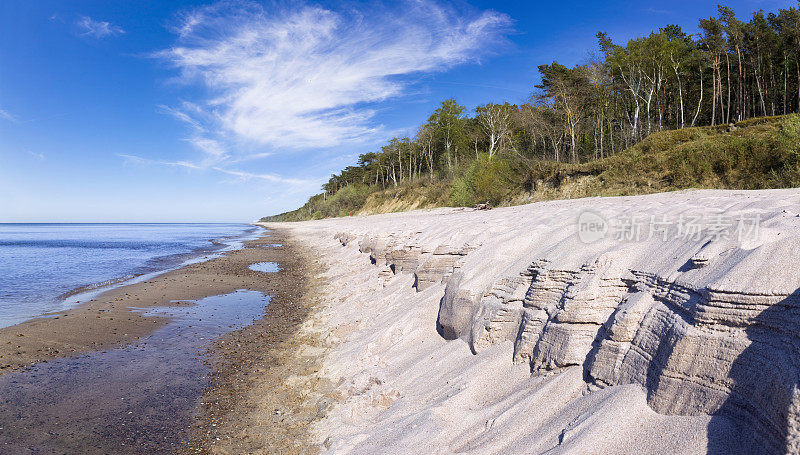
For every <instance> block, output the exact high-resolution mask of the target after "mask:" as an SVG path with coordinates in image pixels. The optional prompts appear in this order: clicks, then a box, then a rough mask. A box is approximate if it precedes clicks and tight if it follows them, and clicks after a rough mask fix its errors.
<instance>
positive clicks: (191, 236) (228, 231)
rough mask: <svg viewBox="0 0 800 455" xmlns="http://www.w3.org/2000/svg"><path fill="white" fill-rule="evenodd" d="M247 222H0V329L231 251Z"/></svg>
mask: <svg viewBox="0 0 800 455" xmlns="http://www.w3.org/2000/svg"><path fill="white" fill-rule="evenodd" d="M260 231H261V228H256V227H253V226H251V225H246V224H0V327H6V326H9V325H13V324H16V323H19V322H22V321H24V320H26V319H30V318H32V317H35V316H39V315H41V314H44V313H47V312H51V311H61V310H63V309H65V308H68V307H69V306H70V305H73V304H74V303H75V300H77V299H78V298H80V297H81V296H84V297H85V298H88V296H87V294H78V296H77V297H73V298H72V299H67V296H68V295H69V294H71V293H73V292H74V291H76V290H82V291H85V290H90V289H94V288H97V287H98V286H103V285H110V284H112V283H117V282H120V281H124V280H126V279H132V278H134V277H136V276H141V275H144V274H151V273H156V272H158V271H163V270H167V269H170V268H174V267H177V266H179V265H180V264H182V263H184V262H187V261H191V260H198V259H202V258H203V257H204V256H208V255H209V254H212V253H214V252H218V251H220V250H224V249H232V248H237V247H239V246H240V245H241V242H242V241H244V240H247V239H248V238H253V237H255V235H256V233H257V232H260Z"/></svg>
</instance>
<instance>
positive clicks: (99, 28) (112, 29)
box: [75, 16, 125, 38]
mask: <svg viewBox="0 0 800 455" xmlns="http://www.w3.org/2000/svg"><path fill="white" fill-rule="evenodd" d="M75 25H77V26H78V28H79V29H80V30H81V32H80V34H81V36H91V37H93V38H105V37H107V36H117V35H122V34H123V33H125V30H123V29H122V27H120V26H117V25H114V24H112V23H110V22H105V21H96V20H94V19H92V18H91V17H89V16H81V17H79V18H78V20H77V21H76V22H75Z"/></svg>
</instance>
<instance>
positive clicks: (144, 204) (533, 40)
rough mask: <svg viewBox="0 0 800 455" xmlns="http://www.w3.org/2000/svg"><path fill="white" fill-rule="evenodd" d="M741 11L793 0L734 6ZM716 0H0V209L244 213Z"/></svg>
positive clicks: (134, 217) (0, 213)
mask: <svg viewBox="0 0 800 455" xmlns="http://www.w3.org/2000/svg"><path fill="white" fill-rule="evenodd" d="M727 4H728V5H729V6H731V7H732V8H733V9H734V11H736V13H737V14H738V15H739V17H740V18H741V19H746V18H747V17H748V16H749V15H750V13H751V12H752V11H754V10H757V9H764V10H766V11H775V10H776V9H777V8H781V7H787V6H789V5H792V4H796V2H794V1H767V0H765V1H735V2H728V3H727ZM715 14H716V2H703V1H699V2H698V1H672V2H663V1H660V2H655V1H652V2H651V1H638V2H637V1H605V2H522V1H494V2H488V1H487V2H470V3H466V2H436V1H433V0H417V1H408V2H387V3H376V2H321V3H304V2H244V1H237V2H229V1H226V2H194V1H171V2H163V1H155V0H139V1H135V2H132V1H131V2H128V1H106V0H103V1H65V0H52V1H48V0H36V1H24V0H3V1H0V43H2V44H0V195H2V197H0V222H49V221H62V222H77V221H88V222H102V221H111V222H125V221H164V222H168V221H251V220H254V219H257V218H259V217H261V216H263V215H269V214H274V213H278V212H281V211H285V210H290V209H293V208H296V207H298V206H299V205H301V204H302V203H303V202H304V201H305V200H306V199H307V198H308V196H310V195H312V194H316V193H318V192H319V187H320V185H321V184H322V183H323V182H324V181H326V180H327V178H328V176H329V175H330V174H331V173H332V172H335V171H338V170H339V169H341V168H342V167H343V166H345V165H348V164H352V163H353V162H354V161H355V159H356V157H357V156H358V154H360V153H364V152H367V151H370V150H374V149H376V148H377V147H379V146H380V145H381V144H382V143H383V142H384V141H385V140H386V139H388V138H389V137H391V136H393V135H398V134H413V133H414V131H415V128H416V127H417V125H419V124H420V123H421V122H423V121H424V120H425V119H426V118H427V117H428V115H429V114H430V112H432V111H433V109H435V108H436V106H437V105H438V103H439V102H440V101H441V100H442V99H445V98H448V97H455V98H456V99H457V100H458V101H459V102H461V103H462V104H465V105H466V106H468V107H469V108H474V107H475V106H477V105H479V104H483V103H486V102H498V101H511V102H521V101H523V100H524V99H525V98H526V97H527V96H528V94H529V93H530V91H531V90H532V87H533V86H534V85H535V84H536V82H537V73H536V66H537V65H538V64H541V63H549V62H551V61H553V60H558V61H559V62H561V63H564V64H568V65H573V64H576V63H580V62H581V61H582V60H585V59H586V57H587V56H588V55H589V53H590V52H593V51H594V50H595V49H596V42H595V33H596V32H597V31H598V30H604V31H607V32H609V33H610V35H611V37H612V38H613V39H614V41H615V42H624V41H627V40H628V39H629V38H632V37H636V36H640V35H644V34H647V33H649V32H650V31H652V30H655V29H657V28H658V27H661V26H664V25H666V24H668V23H676V24H679V25H681V26H682V27H684V30H686V31H688V32H690V33H693V32H695V31H696V30H697V19H698V18H699V17H708V16H711V15H715Z"/></svg>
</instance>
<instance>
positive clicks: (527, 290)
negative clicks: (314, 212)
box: [0, 190, 800, 454]
mask: <svg viewBox="0 0 800 455" xmlns="http://www.w3.org/2000/svg"><path fill="white" fill-rule="evenodd" d="M797 207H800V192H798V191H796V190H775V191H752V192H741V191H739V192H732V191H709V190H704V191H690V192H677V193H665V194H656V195H650V196H637V197H620V198H592V199H581V200H571V201H553V202H544V203H536V204H529V205H525V206H518V207H509V208H500V209H493V210H473V209H453V208H443V209H434V210H421V211H414V212H407V213H394V214H385V215H374V216H367V217H348V218H339V219H330V220H320V221H310V222H301V223H274V224H267V225H265V226H266V227H268V228H269V229H270V234H269V235H268V236H265V237H263V238H261V239H259V240H256V241H253V242H250V243H249V244H248V245H247V246H246V248H244V249H242V250H239V251H233V252H230V253H226V254H224V255H223V256H222V257H220V258H217V259H212V260H209V261H207V262H203V263H198V264H193V265H190V266H188V267H185V268H183V269H179V270H176V271H173V272H169V273H167V274H164V275H162V276H159V277H157V278H154V279H152V280H149V281H147V282H143V283H138V284H134V285H131V286H126V287H121V288H118V289H114V290H112V291H109V292H107V293H105V294H103V295H101V296H99V297H98V298H97V299H96V300H94V301H91V302H86V303H84V304H82V305H81V306H80V307H78V308H76V309H75V310H72V311H69V312H67V313H66V314H67V316H59V318H58V319H55V318H54V317H50V318H42V319H39V320H34V321H30V322H27V323H25V324H21V325H19V326H15V327H11V328H9V329H6V330H4V331H3V332H2V336H3V337H5V338H4V340H5V344H6V345H9V341H12V342H13V344H14V345H15V346H13V347H11V346H6V347H5V348H4V349H5V351H3V356H4V357H3V360H4V361H5V364H6V365H7V366H6V367H5V369H4V370H5V371H6V372H12V371H15V370H19V369H21V368H23V367H25V366H30V365H31V364H33V363H34V362H37V361H44V360H52V359H53V358H54V357H57V356H75V355H78V354H80V353H88V352H91V351H92V350H95V351H96V350H98V349H101V350H106V349H109V350H110V349H111V348H112V347H114V346H121V345H125V344H126V343H131V340H133V339H135V338H136V337H140V338H141V339H147V338H146V337H147V334H148V333H152V332H153V330H155V328H157V327H168V323H169V320H168V319H165V318H160V317H152V316H148V317H145V316H143V315H142V314H141V312H140V310H134V309H132V307H133V308H143V307H155V306H159V305H162V306H163V305H166V304H169V303H170V302H174V301H185V300H196V301H198V300H199V299H202V298H204V297H208V296H213V295H219V294H227V293H231V292H234V291H237V290H251V291H259V292H261V293H263V294H264V295H269V296H271V297H270V301H269V304H268V305H267V306H266V308H265V310H264V312H263V316H261V317H260V318H259V319H257V320H255V321H254V322H253V323H252V324H247V325H245V326H243V327H241V328H239V329H237V330H234V331H232V332H229V333H227V334H225V335H222V336H220V337H218V338H216V339H214V340H213V341H212V340H209V342H204V344H203V353H204V354H203V355H205V356H206V357H204V358H205V359H206V360H205V363H206V365H207V367H208V373H207V374H206V379H205V380H204V382H203V384H204V385H203V387H204V389H203V391H202V394H201V396H199V397H198V398H197V404H196V407H194V411H193V413H192V417H191V419H190V420H191V421H190V422H189V421H187V424H186V425H184V426H182V427H180V428H178V429H173V430H174V431H176V432H177V433H178V434H179V439H180V444H179V445H178V446H176V449H177V450H178V451H179V452H180V453H219V454H233V453H276V452H280V453H317V452H323V453H334V454H344V453H365V454H366V453H377V452H381V453H452V452H457V453H615V454H616V453H620V454H625V453H630V454H639V453H665V452H669V453H792V452H793V451H794V449H795V446H796V441H797V435H798V433H797V431H796V428H798V425H797V424H796V422H797V421H798V418H799V417H798V415H800V414H798V413H796V412H795V409H798V405H796V403H795V402H796V398H795V397H796V396H798V394H797V393H796V392H795V391H796V390H797V388H798V384H797V381H796V378H797V377H798V369H797V366H796V365H800V358H798V354H797V352H799V351H798V349H797V345H798V341H797V340H798V337H797V334H796V331H795V330H794V329H793V328H794V327H797V324H798V323H800V321H798V320H797V316H796V315H797V311H796V308H797V307H798V304H799V303H798V300H797V297H796V296H797V289H800V279H798V277H797V275H796V270H797V267H798V266H800V264H797V258H796V257H795V255H794V251H795V248H794V245H795V244H796V243H798V242H800V221H798V220H800V212H798V211H797ZM586 213H591V214H592V215H591V216H592V218H590V222H591V223H590V225H591V226H595V227H596V223H601V222H602V223H606V224H605V225H604V226H605V228H604V229H600V230H599V231H594V230H592V231H591V233H593V234H592V235H590V236H589V237H588V238H587V237H586V236H585V235H584V237H581V235H582V234H581V229H582V228H581V226H584V224H582V223H583V221H581V220H584V221H585V220H586V215H585V214H586ZM695 215H703V216H702V217H701V218H698V219H695ZM654 217H655V218H654ZM720 217H723V218H724V219H730V220H733V221H730V223H728V224H725V225H724V226H725V229H727V230H726V231H725V233H724V234H720V229H721V228H720V226H721V224H720V223H721V221H720V220H721V219H722V218H720ZM634 218H637V219H641V220H644V221H642V224H641V227H642V229H643V230H644V231H642V232H638V233H635V234H636V235H633V234H631V233H632V232H633V231H631V230H630V228H629V227H630V226H631V223H626V222H625V220H628V221H629V220H632V219H634ZM689 218H692V219H694V220H695V221H694V222H695V223H700V224H701V229H700V230H699V231H697V232H695V231H694V230H688V228H687V225H685V224H680V223H682V222H683V221H682V220H686V219H689ZM620 220H622V222H620ZM653 220H658V221H660V224H658V227H659V228H660V229H661V231H658V232H657V233H653V234H650V233H649V232H646V230H647V229H654V226H655V225H654V224H652V223H653V222H654V221H653ZM735 220H739V222H738V223H737V222H736V221H735ZM743 220H750V221H749V222H750V223H753V221H752V220H758V225H757V229H756V230H755V231H754V230H753V229H749V230H748V231H747V232H737V231H736V230H737V229H743V228H744V226H743V223H744V221H743ZM712 222H713V223H716V224H711V223H712ZM602 223H601V224H602ZM620 226H623V227H622V228H621V227H620ZM625 226H628V228H625ZM752 227H753V226H751V228H752ZM670 229H675V230H677V231H674V232H673V231H672V230H670ZM664 230H666V231H668V232H667V233H668V234H669V235H667V234H664V233H663V232H662V231H664ZM728 230H729V231H728ZM597 232H600V233H601V235H595V234H597ZM583 234H586V232H584V233H583ZM656 234H658V235H656ZM662 234H663V235H662ZM629 235H630V236H629ZM274 244H279V245H280V246H277V247H275V246H269V245H274ZM262 261H271V262H277V263H279V264H280V265H281V267H282V270H281V271H280V272H278V273H273V274H263V273H257V272H253V271H251V270H250V269H249V268H248V266H249V265H250V264H252V263H255V262H262ZM240 292H241V291H240ZM101 310H103V311H101ZM19 335H22V336H19ZM73 349H74V350H75V351H74V352H73V351H72V350H73ZM55 351H58V352H55ZM17 352H19V354H17ZM40 365H41V364H40ZM34 368H37V367H34ZM12 374H18V373H12ZM39 374H41V373H39ZM0 379H2V377H0ZM2 414H3V410H2V409H0V416H2ZM5 436H6V437H7V435H5ZM148 441H149V440H146V439H141V440H134V443H136V444H139V445H138V446H137V445H134V446H133V447H131V449H130V453H137V450H138V449H141V448H142V447H149V446H148V445H147V444H149V443H150V442H148ZM153 447H157V446H153ZM89 452H91V450H89ZM101 452H102V451H101V450H98V453H101ZM123 452H125V451H122V452H121V453H123Z"/></svg>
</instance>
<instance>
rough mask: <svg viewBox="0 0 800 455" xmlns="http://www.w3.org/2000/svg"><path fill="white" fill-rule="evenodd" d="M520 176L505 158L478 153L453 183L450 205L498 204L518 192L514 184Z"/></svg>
mask: <svg viewBox="0 0 800 455" xmlns="http://www.w3.org/2000/svg"><path fill="white" fill-rule="evenodd" d="M518 178H519V173H518V172H517V171H516V170H515V169H514V166H513V165H512V161H511V160H509V159H504V158H497V157H495V158H489V156H488V155H487V154H481V155H480V156H479V157H478V158H477V159H475V160H474V161H473V162H472V164H471V165H470V166H469V168H468V169H467V171H466V173H465V174H464V175H463V176H461V177H459V178H456V179H455V181H453V184H452V186H451V190H450V200H451V202H452V203H453V205H457V206H472V205H475V204H478V203H482V202H490V203H492V204H495V205H497V204H500V203H501V202H504V201H506V200H507V199H509V196H510V195H511V193H512V192H514V191H515V190H517V185H516V184H515V181H517V180H518Z"/></svg>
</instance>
